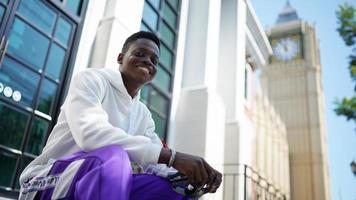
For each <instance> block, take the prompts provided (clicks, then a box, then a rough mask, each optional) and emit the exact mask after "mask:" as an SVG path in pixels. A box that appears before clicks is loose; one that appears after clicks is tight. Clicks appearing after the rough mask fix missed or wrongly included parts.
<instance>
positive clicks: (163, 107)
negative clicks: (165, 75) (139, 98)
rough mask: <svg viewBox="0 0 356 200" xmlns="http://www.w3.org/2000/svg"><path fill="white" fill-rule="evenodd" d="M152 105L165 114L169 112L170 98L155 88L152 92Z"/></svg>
mask: <svg viewBox="0 0 356 200" xmlns="http://www.w3.org/2000/svg"><path fill="white" fill-rule="evenodd" d="M150 102H151V106H152V107H153V108H154V109H155V110H157V111H159V112H160V113H162V114H163V115H166V113H167V112H168V100H167V99H166V98H164V97H163V96H162V95H160V94H159V93H158V92H157V91H155V90H153V91H152V92H151V100H150Z"/></svg>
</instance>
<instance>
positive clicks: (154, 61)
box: [151, 58, 159, 65]
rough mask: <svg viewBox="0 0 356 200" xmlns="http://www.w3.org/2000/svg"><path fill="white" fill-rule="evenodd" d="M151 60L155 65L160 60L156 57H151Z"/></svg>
mask: <svg viewBox="0 0 356 200" xmlns="http://www.w3.org/2000/svg"><path fill="white" fill-rule="evenodd" d="M151 62H152V63H153V64H154V65H158V63H159V60H158V59H156V58H153V59H151Z"/></svg>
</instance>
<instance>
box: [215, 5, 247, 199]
mask: <svg viewBox="0 0 356 200" xmlns="http://www.w3.org/2000/svg"><path fill="white" fill-rule="evenodd" d="M220 20H221V22H220V23H221V24H220V38H219V40H220V42H219V45H220V46H219V54H218V55H219V61H218V62H219V68H218V83H217V91H218V94H219V95H220V96H221V97H222V99H223V102H224V104H225V106H226V116H225V117H226V123H225V166H226V167H225V169H224V170H225V171H226V173H238V172H241V169H243V168H242V167H241V166H240V167H239V165H238V164H248V165H251V156H252V155H251V154H252V151H251V150H252V148H251V145H252V124H251V123H250V122H249V120H248V119H247V117H246V116H245V111H244V101H245V100H244V69H245V62H246V53H245V51H246V3H245V1H244V0H223V1H222V6H221V19H220ZM233 183H235V184H233ZM243 184H244V181H243V176H238V178H237V179H236V180H235V181H229V180H228V179H226V182H225V187H226V190H225V191H224V193H225V197H226V198H231V199H243V195H244V192H243V191H244V189H243V187H244V185H243ZM232 195H234V196H232Z"/></svg>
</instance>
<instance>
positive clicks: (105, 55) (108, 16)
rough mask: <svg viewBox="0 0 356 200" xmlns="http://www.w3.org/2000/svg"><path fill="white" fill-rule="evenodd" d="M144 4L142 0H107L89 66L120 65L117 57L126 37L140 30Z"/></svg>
mask: <svg viewBox="0 0 356 200" xmlns="http://www.w3.org/2000/svg"><path fill="white" fill-rule="evenodd" d="M143 5H144V1H142V0H130V1H127V0H107V2H106V7H105V12H104V16H103V18H102V19H101V20H100V23H99V26H98V29H97V32H96V37H95V42H94V44H93V48H92V55H91V60H90V64H89V67H118V64H117V59H116V58H117V56H118V54H119V53H120V52H121V47H122V45H123V43H124V42H125V39H126V38H127V37H128V36H130V35H131V34H132V33H134V32H137V31H139V30H140V26H141V18H142V11H143ZM93 12H95V10H94V11H93Z"/></svg>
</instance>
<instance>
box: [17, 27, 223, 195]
mask: <svg viewBox="0 0 356 200" xmlns="http://www.w3.org/2000/svg"><path fill="white" fill-rule="evenodd" d="M159 46H160V41H159V39H158V38H157V37H156V36H155V35H154V34H153V33H149V32H143V31H141V32H138V33H135V34H133V35H131V36H130V37H129V38H127V40H126V41H125V43H124V45H123V48H122V52H121V53H120V54H119V56H118V58H117V62H118V63H119V70H113V69H87V70H84V71H83V72H80V73H79V74H78V75H77V76H76V77H74V79H73V82H72V83H71V86H70V88H69V92H68V96H67V98H66V101H65V102H64V104H63V106H62V107H61V112H60V114H59V118H58V123H57V124H56V126H55V127H54V129H53V131H52V133H51V134H50V136H49V138H48V141H47V144H46V146H45V147H44V149H43V151H42V154H41V155H39V156H38V157H37V158H36V159H35V160H34V161H33V162H31V163H30V164H29V166H27V167H26V169H25V170H24V171H23V173H22V175H21V177H20V185H21V190H20V199H91V200H92V199H109V200H110V199H120V200H122V199H137V200H144V199H154V200H157V199H184V198H185V197H184V196H182V195H181V194H179V193H177V192H175V191H174V190H173V189H172V185H171V183H170V182H169V181H168V179H166V178H162V177H161V176H163V177H165V176H167V175H168V174H169V171H170V170H171V171H172V168H169V167H173V168H174V169H176V170H177V171H178V172H179V173H181V174H183V175H185V176H186V178H187V180H188V183H190V184H191V185H192V186H194V187H195V188H198V189H199V190H200V189H202V188H203V187H204V191H205V192H215V191H216V190H217V188H218V187H219V186H220V184H221V181H222V175H221V173H219V172H218V171H216V170H215V169H213V168H212V167H211V166H209V164H208V163H206V161H205V160H204V159H202V158H200V157H197V156H193V155H187V154H184V153H179V152H175V151H174V150H171V149H168V148H164V147H163V146H162V143H161V141H160V139H159V138H158V136H157V135H156V134H155V132H154V128H155V126H154V122H153V120H152V117H151V114H150V112H149V110H148V109H147V107H146V106H145V105H144V104H143V103H141V102H140V101H139V90H140V89H141V88H142V87H143V86H144V85H145V84H147V83H148V82H150V81H152V79H153V78H154V77H155V75H156V73H157V64H158V62H159V55H160V54H159V51H160V49H159ZM131 162H134V163H137V164H138V165H140V166H142V167H143V168H144V169H145V171H146V172H152V173H141V174H133V173H132V168H131ZM167 166H168V168H167ZM155 174H158V175H160V176H157V175H155Z"/></svg>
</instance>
